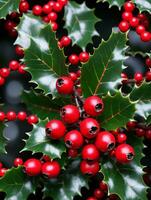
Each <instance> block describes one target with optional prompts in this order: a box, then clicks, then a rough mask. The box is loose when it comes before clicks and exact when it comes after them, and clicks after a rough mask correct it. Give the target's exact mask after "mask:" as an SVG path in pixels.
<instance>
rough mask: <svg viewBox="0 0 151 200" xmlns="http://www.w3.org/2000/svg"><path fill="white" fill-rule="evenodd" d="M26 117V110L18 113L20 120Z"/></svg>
mask: <svg viewBox="0 0 151 200" xmlns="http://www.w3.org/2000/svg"><path fill="white" fill-rule="evenodd" d="M26 117H27V114H26V112H24V111H20V112H19V113H18V115H17V118H18V119H19V120H20V121H24V120H26Z"/></svg>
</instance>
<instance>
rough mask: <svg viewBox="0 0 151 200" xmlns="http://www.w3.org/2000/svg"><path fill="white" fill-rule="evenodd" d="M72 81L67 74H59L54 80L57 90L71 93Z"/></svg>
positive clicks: (62, 92)
mask: <svg viewBox="0 0 151 200" xmlns="http://www.w3.org/2000/svg"><path fill="white" fill-rule="evenodd" d="M73 86H74V83H73V81H72V79H71V78H70V77H68V76H61V77H60V78H59V79H58V80H57V82H56V88H57V91H58V92H59V93H60V94H72V93H73Z"/></svg>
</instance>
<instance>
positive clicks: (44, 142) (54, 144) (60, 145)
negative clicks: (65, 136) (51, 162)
mask: <svg viewBox="0 0 151 200" xmlns="http://www.w3.org/2000/svg"><path fill="white" fill-rule="evenodd" d="M47 122H48V120H44V121H40V122H39V123H38V124H36V125H34V127H33V130H32V131H31V132H30V133H28V135H29V138H28V139H27V140H26V145H25V147H24V149H23V150H22V151H32V152H33V153H38V152H42V153H43V154H45V155H48V156H50V157H51V158H52V159H54V158H61V155H62V153H63V152H65V151H66V147H65V144H64V142H63V141H62V140H57V141H55V140H51V139H50V138H48V137H46V133H45V125H46V123H47Z"/></svg>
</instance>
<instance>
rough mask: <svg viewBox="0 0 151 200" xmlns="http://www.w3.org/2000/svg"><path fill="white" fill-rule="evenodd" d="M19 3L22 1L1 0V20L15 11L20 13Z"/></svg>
mask: <svg viewBox="0 0 151 200" xmlns="http://www.w3.org/2000/svg"><path fill="white" fill-rule="evenodd" d="M19 3H20V0H13V1H11V0H0V18H5V17H6V15H8V14H10V13H11V12H13V11H18V6H19Z"/></svg>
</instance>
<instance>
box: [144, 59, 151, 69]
mask: <svg viewBox="0 0 151 200" xmlns="http://www.w3.org/2000/svg"><path fill="white" fill-rule="evenodd" d="M145 63H146V65H147V67H149V68H151V58H149V57H148V58H146V60H145Z"/></svg>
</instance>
